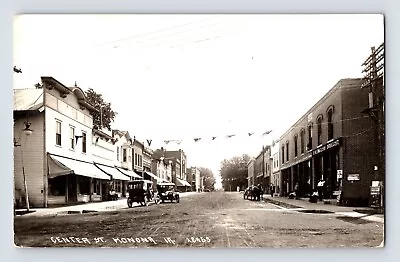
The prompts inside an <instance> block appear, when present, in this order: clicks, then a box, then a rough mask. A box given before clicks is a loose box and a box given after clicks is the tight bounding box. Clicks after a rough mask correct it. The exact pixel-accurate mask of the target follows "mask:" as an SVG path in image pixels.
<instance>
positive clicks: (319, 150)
mask: <svg viewBox="0 0 400 262" xmlns="http://www.w3.org/2000/svg"><path fill="white" fill-rule="evenodd" d="M337 146H340V138H337V139H335V140H333V141H331V142H329V143H328V144H325V145H322V146H320V147H318V148H317V149H315V150H313V151H312V155H313V156H314V155H317V154H319V153H322V152H324V151H326V150H329V149H331V148H334V147H337Z"/></svg>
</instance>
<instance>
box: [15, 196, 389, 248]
mask: <svg viewBox="0 0 400 262" xmlns="http://www.w3.org/2000/svg"><path fill="white" fill-rule="evenodd" d="M382 240H383V224H382V223H375V222H369V221H361V220H358V221H357V222H356V221H353V220H349V219H345V218H343V217H342V216H339V215H337V214H334V213H326V214H324V213H320V214H315V213H302V212H298V211H296V210H291V209H284V208H281V207H278V206H275V205H273V204H269V203H265V202H256V201H249V200H244V199H243V195H242V194H240V193H236V192H233V193H227V192H211V193H199V194H194V195H190V196H188V197H185V198H182V199H181V202H180V203H178V204H176V203H164V204H159V205H151V206H148V207H134V208H130V209H129V208H125V209H121V210H118V211H110V212H97V213H88V214H73V215H62V216H61V215H58V216H48V217H24V216H21V217H16V218H15V244H16V245H18V246H25V247H63V246H67V247H72V246H75V247H88V246H89V247H244V248H246V247H376V246H379V245H380V244H381V242H382Z"/></svg>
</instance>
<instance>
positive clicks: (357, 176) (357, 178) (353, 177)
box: [347, 174, 360, 181]
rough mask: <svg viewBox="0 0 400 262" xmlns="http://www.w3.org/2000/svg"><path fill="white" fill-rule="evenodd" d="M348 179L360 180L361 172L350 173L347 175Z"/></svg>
mask: <svg viewBox="0 0 400 262" xmlns="http://www.w3.org/2000/svg"><path fill="white" fill-rule="evenodd" d="M347 180H348V181H358V180H360V174H349V175H348V176H347Z"/></svg>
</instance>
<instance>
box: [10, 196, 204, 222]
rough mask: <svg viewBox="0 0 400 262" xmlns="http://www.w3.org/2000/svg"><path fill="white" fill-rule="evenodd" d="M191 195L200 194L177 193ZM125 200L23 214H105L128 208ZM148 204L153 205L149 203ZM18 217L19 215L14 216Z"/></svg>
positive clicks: (36, 210)
mask: <svg viewBox="0 0 400 262" xmlns="http://www.w3.org/2000/svg"><path fill="white" fill-rule="evenodd" d="M193 194H201V193H196V192H183V193H179V195H180V198H185V197H188V196H190V195H193ZM126 200H127V199H126V198H122V199H119V200H115V201H104V202H96V203H86V204H79V205H73V206H64V207H56V208H33V209H30V211H33V212H31V213H26V214H23V216H24V217H40V216H52V215H67V214H77V213H78V214H79V213H89V212H105V211H115V210H119V209H123V208H128V205H127V202H126ZM150 204H154V202H153V203H150ZM135 206H140V204H138V203H133V207H135ZM15 211H16V214H18V213H23V212H24V211H26V209H17V210H15ZM16 216H20V215H16Z"/></svg>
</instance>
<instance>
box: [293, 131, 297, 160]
mask: <svg viewBox="0 0 400 262" xmlns="http://www.w3.org/2000/svg"><path fill="white" fill-rule="evenodd" d="M293 143H294V156H295V157H297V135H295V136H294V139H293Z"/></svg>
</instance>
